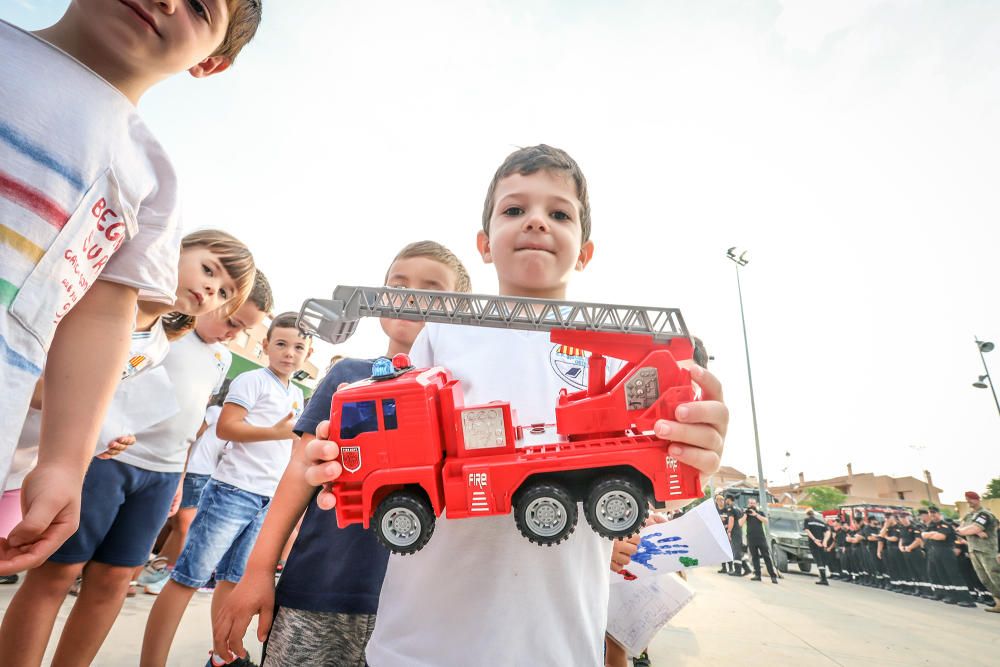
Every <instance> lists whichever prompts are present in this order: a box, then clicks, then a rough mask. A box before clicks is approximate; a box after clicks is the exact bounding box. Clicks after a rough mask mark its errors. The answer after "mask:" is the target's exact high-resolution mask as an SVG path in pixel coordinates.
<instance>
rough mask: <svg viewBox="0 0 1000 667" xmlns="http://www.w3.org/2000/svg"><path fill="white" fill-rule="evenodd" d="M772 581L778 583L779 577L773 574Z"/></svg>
mask: <svg viewBox="0 0 1000 667" xmlns="http://www.w3.org/2000/svg"><path fill="white" fill-rule="evenodd" d="M771 583H772V584H776V583H778V578H777V577H776V576H774V575H773V574H772V575H771Z"/></svg>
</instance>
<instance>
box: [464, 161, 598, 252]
mask: <svg viewBox="0 0 1000 667" xmlns="http://www.w3.org/2000/svg"><path fill="white" fill-rule="evenodd" d="M541 170H545V171H548V172H552V173H556V174H565V175H566V176H567V177H569V178H570V179H572V181H573V184H574V185H576V198H577V199H579V200H580V229H581V230H582V231H583V242H584V243H586V242H587V241H589V240H590V197H589V196H588V195H587V179H586V178H585V177H584V175H583V170H582V169H580V165H578V164H577V163H576V160H574V159H573V158H572V157H570V155H569V153H567V152H566V151H564V150H562V149H561V148H553V147H552V146H547V145H545V144H538V145H537V146H529V147H527V148H519V149H517V150H516V151H514V152H513V153H511V154H510V155H508V156H507V158H506V159H505V160H504V161H503V164H501V165H500V168H499V169H497V173H496V174H494V175H493V180H492V181H491V182H490V187H489V189H488V190H487V191H486V201H485V203H484V204H483V231H484V232H485V233H486V234H487V235H488V234H489V233H490V218H492V217H493V206H494V205H495V204H496V202H495V201H493V199H494V197H495V196H496V191H497V185H498V184H499V183H500V181H502V180H503V179H505V178H507V177H508V176H510V175H512V174H520V175H521V176H530V175H531V174H534V173H535V172H536V171H541Z"/></svg>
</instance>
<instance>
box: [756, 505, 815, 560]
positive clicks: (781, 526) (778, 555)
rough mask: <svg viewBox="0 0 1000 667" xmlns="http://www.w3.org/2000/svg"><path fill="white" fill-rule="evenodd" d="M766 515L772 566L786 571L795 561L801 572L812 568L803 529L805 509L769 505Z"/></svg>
mask: <svg viewBox="0 0 1000 667" xmlns="http://www.w3.org/2000/svg"><path fill="white" fill-rule="evenodd" d="M767 517H768V531H767V532H768V538H769V539H770V541H771V559H772V560H773V561H774V566H775V567H776V568H778V570H779V571H781V572H788V568H789V564H790V563H795V564H796V565H797V566H798V568H799V570H801V571H802V572H809V571H810V570H812V566H813V560H812V554H811V553H810V552H809V538H808V537H807V536H806V531H805V521H806V509H805V508H801V507H769V508H768V510H767Z"/></svg>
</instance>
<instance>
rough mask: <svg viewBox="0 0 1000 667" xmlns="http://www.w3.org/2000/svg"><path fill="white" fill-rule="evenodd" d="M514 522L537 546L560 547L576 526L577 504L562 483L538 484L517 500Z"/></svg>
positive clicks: (522, 493)
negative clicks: (555, 545) (556, 545)
mask: <svg viewBox="0 0 1000 667" xmlns="http://www.w3.org/2000/svg"><path fill="white" fill-rule="evenodd" d="M514 523H516V524H517V529H518V530H520V531H521V534H522V535H524V536H525V537H527V538H528V540H529V541H531V542H534V543H535V544H544V545H546V546H551V545H553V544H559V543H560V542H562V541H563V540H565V539H566V538H567V537H569V534H570V533H572V532H573V529H574V528H575V527H576V501H574V500H573V496H571V495H570V493H569V491H567V490H566V489H565V488H564V487H562V486H560V485H559V484H552V483H548V482H538V483H536V484H533V485H532V486H530V487H528V488H527V489H525V490H524V491H523V492H521V493H520V494H518V497H517V498H516V499H515V500H514Z"/></svg>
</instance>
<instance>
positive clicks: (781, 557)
mask: <svg viewBox="0 0 1000 667" xmlns="http://www.w3.org/2000/svg"><path fill="white" fill-rule="evenodd" d="M771 560H773V561H774V566H775V567H776V568H778V572H781V573H782V574H786V573H787V572H788V554H786V553H785V551H784V550H783V549H779V548H778V543H777V542H771Z"/></svg>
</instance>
